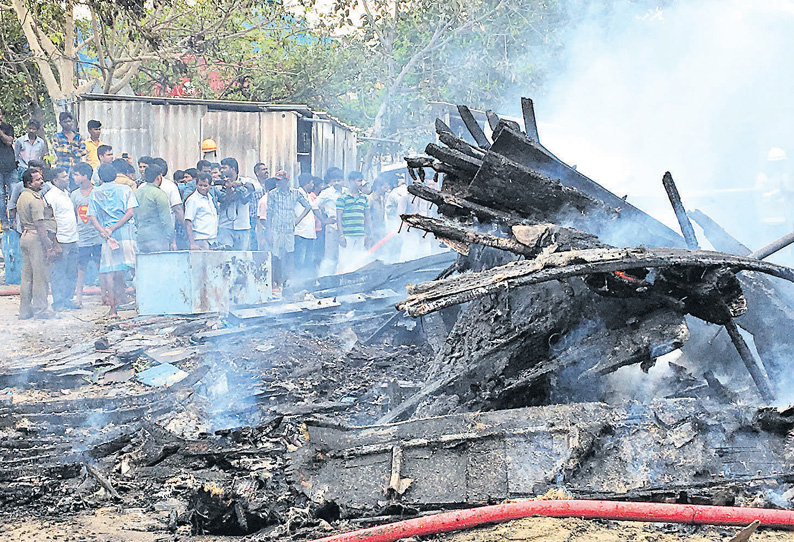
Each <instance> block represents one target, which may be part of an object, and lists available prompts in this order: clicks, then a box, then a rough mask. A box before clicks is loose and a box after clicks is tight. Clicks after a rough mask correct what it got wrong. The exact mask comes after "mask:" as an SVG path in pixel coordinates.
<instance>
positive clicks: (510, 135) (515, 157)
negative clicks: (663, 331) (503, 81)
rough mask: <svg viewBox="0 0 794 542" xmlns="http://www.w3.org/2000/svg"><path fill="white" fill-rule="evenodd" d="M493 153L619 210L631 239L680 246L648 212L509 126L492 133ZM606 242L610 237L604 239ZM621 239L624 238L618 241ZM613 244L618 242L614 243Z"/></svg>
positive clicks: (647, 243) (678, 236)
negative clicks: (629, 227)
mask: <svg viewBox="0 0 794 542" xmlns="http://www.w3.org/2000/svg"><path fill="white" fill-rule="evenodd" d="M491 150H492V152H494V153H498V154H500V155H502V156H504V157H506V158H508V159H510V160H512V161H514V162H517V163H519V164H522V165H523V166H525V167H527V168H530V169H532V170H534V171H537V172H539V173H541V174H543V175H546V176H548V177H551V178H554V179H559V182H560V183H562V184H563V185H564V186H566V187H570V188H576V189H577V190H580V191H582V192H583V193H585V194H587V195H588V196H590V197H591V198H594V199H596V200H599V201H602V202H604V204H606V205H607V206H609V207H611V208H614V209H618V210H619V215H618V219H619V220H621V221H623V220H630V221H632V224H633V228H632V232H631V234H632V235H631V237H632V242H634V243H636V242H640V243H643V244H646V245H652V246H667V247H678V248H683V247H685V246H686V244H685V243H684V239H683V238H682V237H681V236H680V235H678V234H677V233H676V232H674V231H673V230H672V229H670V228H668V227H667V226H665V225H664V224H662V223H661V222H659V221H658V220H656V219H654V218H652V217H651V216H650V215H648V214H646V213H644V212H643V211H641V210H640V209H638V208H636V207H634V206H633V205H631V204H630V203H628V202H626V201H625V200H624V199H623V198H620V197H618V196H616V195H615V194H613V193H612V192H610V191H609V190H607V189H606V188H604V187H602V186H601V185H600V184H598V183H597V182H595V181H593V180H592V179H590V178H588V177H587V176H585V175H583V174H581V173H579V172H578V171H576V170H575V169H573V168H572V167H570V166H568V165H567V164H565V163H564V162H563V161H562V160H560V159H559V158H557V157H556V156H554V155H553V154H552V153H551V152H549V151H548V150H547V149H546V148H545V147H543V146H542V145H541V144H540V143H537V142H536V141H533V140H532V139H530V138H529V137H527V136H526V135H524V134H522V133H521V132H519V131H517V130H513V129H511V128H509V127H506V126H505V127H504V128H503V129H501V130H500V131H499V133H498V134H497V135H495V136H494V143H493V146H492V148H491ZM606 240H607V241H608V242H609V241H610V240H609V239H606ZM621 241H623V240H621ZM613 244H617V243H614V242H613Z"/></svg>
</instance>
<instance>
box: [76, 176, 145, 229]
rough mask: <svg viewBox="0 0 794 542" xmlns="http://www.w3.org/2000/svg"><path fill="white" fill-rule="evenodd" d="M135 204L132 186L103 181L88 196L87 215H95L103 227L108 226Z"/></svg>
mask: <svg viewBox="0 0 794 542" xmlns="http://www.w3.org/2000/svg"><path fill="white" fill-rule="evenodd" d="M137 206H138V200H137V199H135V193H134V192H133V191H132V188H130V187H129V186H127V185H126V184H119V183H104V184H102V185H101V186H97V187H96V188H94V189H93V190H92V191H91V194H90V195H89V197H88V216H95V217H96V219H97V220H98V221H99V224H100V225H101V226H102V227H103V228H109V227H110V226H112V225H113V224H115V223H116V222H118V221H119V220H121V217H123V216H124V214H125V213H126V212H127V209H133V208H135V207H137ZM130 222H132V220H130ZM130 222H128V224H129V223H130Z"/></svg>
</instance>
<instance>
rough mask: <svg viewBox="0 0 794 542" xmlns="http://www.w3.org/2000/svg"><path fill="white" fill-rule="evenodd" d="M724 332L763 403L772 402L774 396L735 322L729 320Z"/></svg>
mask: <svg viewBox="0 0 794 542" xmlns="http://www.w3.org/2000/svg"><path fill="white" fill-rule="evenodd" d="M725 330H726V331H727V332H728V335H730V337H731V341H732V342H733V344H734V346H736V350H737V351H738V352H739V356H740V357H741V358H742V361H743V362H744V366H745V367H747V372H749V373H750V376H751V377H752V378H753V382H755V385H756V387H757V388H758V392H759V393H760V394H761V397H762V398H763V399H764V400H765V401H774V399H775V395H774V394H773V393H772V388H771V386H770V385H769V381H768V380H767V376H766V374H764V373H763V372H762V371H761V368H760V367H759V366H758V363H756V361H755V358H754V357H753V353H752V352H751V351H750V348H749V347H748V346H747V343H746V342H745V341H744V338H743V337H742V335H741V333H739V328H738V327H737V326H736V322H734V321H733V320H731V321H730V322H728V323H726V324H725Z"/></svg>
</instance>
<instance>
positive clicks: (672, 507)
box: [314, 500, 794, 542]
mask: <svg viewBox="0 0 794 542" xmlns="http://www.w3.org/2000/svg"><path fill="white" fill-rule="evenodd" d="M531 516H547V517H555V518H571V517H574V518H583V519H611V520H616V521H646V522H660V523H690V524H695V525H735V526H745V525H748V524H750V523H752V522H753V521H755V520H759V521H760V522H761V526H762V527H774V528H778V529H794V511H791V510H769V509H766V508H737V507H730V506H696V505H688V504H662V503H645V502H614V501H578V500H550V501H521V502H511V503H507V504H498V505H495V506H483V507H481V508H470V509H468V510H456V511H454V512H445V513H443V514H436V515H433V516H426V517H421V518H414V519H408V520H405V521H398V522H397V523H390V524H388V525H380V526H378V527H370V528H368V529H362V530H360V531H350V532H347V533H342V534H337V535H334V536H328V537H325V538H319V539H317V540H315V541H314V542H393V541H395V540H399V539H401V538H405V537H409V536H424V535H430V534H437V533H446V532H449V531H457V530H461V529H468V528H471V527H477V526H480V525H484V524H488V523H501V522H504V521H510V520H514V519H521V518H527V517H531Z"/></svg>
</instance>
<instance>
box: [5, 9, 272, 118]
mask: <svg viewBox="0 0 794 542" xmlns="http://www.w3.org/2000/svg"><path fill="white" fill-rule="evenodd" d="M0 1H1V0H0ZM273 5H274V4H269V3H268V4H265V6H273ZM0 9H3V10H6V11H10V12H13V13H14V14H15V15H16V19H17V21H18V24H19V26H20V28H21V31H22V33H23V35H24V37H25V40H26V41H27V45H28V48H29V51H30V55H29V58H28V63H32V64H34V65H35V66H36V68H37V69H38V72H39V74H40V76H41V79H42V81H43V83H44V85H45V87H46V89H47V93H48V94H49V97H50V98H51V99H52V101H53V102H54V103H56V104H58V107H59V108H64V107H65V103H66V100H67V99H68V98H69V97H71V96H73V95H74V94H76V93H80V92H81V91H83V90H85V89H87V88H88V87H90V86H91V85H93V84H94V82H95V81H97V82H99V84H100V85H101V87H102V90H103V92H105V93H109V94H114V93H117V92H119V91H120V90H121V89H122V88H124V87H125V86H126V85H127V84H128V83H129V82H130V81H131V80H132V79H133V78H134V77H135V76H136V75H137V74H138V73H139V70H140V69H141V67H142V66H143V65H144V64H146V63H150V62H173V61H174V59H178V58H179V57H181V56H183V55H189V54H196V53H201V52H203V51H206V50H209V49H212V48H216V47H218V45H219V44H220V43H222V42H224V41H225V40H228V39H233V38H235V37H239V36H242V35H245V34H248V33H251V32H254V31H255V30H257V29H259V28H261V27H263V26H265V25H267V24H269V23H270V22H271V21H272V17H271V16H270V12H271V8H270V7H264V8H262V7H259V6H258V3H257V2H256V1H255V0H195V1H194V0H165V1H159V2H153V3H151V2H147V1H145V0H123V1H120V2H112V1H107V0H60V1H58V2H37V1H35V0H10V4H3V3H0Z"/></svg>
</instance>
